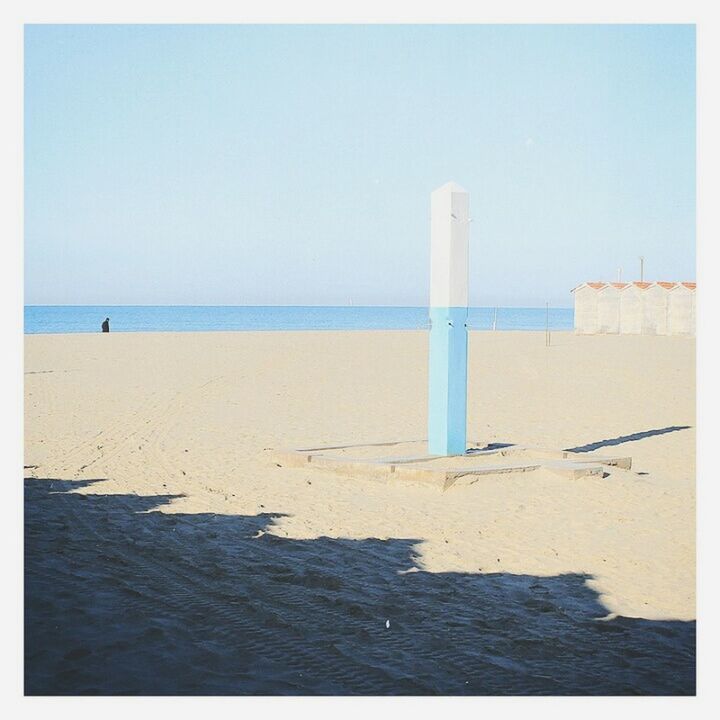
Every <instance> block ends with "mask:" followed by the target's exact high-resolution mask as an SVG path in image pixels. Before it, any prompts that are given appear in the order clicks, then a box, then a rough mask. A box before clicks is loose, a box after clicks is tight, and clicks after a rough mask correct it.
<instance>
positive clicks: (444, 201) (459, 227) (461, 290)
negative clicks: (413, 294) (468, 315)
mask: <svg viewBox="0 0 720 720" xmlns="http://www.w3.org/2000/svg"><path fill="white" fill-rule="evenodd" d="M469 211H470V196H469V195H468V193H467V192H466V191H465V190H463V189H462V188H461V187H460V186H459V185H458V184H457V183H454V182H449V183H445V185H443V186H442V187H439V188H438V189H437V190H435V191H434V192H433V193H432V195H431V196H430V306H431V307H467V304H468V239H469V235H470V232H469V227H468V226H469V222H470V217H469Z"/></svg>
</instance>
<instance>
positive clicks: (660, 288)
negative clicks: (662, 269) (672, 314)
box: [642, 282, 675, 335]
mask: <svg viewBox="0 0 720 720" xmlns="http://www.w3.org/2000/svg"><path fill="white" fill-rule="evenodd" d="M643 284H645V283H643ZM674 284H675V283H659V282H655V283H650V285H649V286H648V287H647V288H644V290H643V293H642V298H643V315H642V334H643V335H667V333H668V327H667V314H668V290H669V289H670V288H672V287H673V285H674Z"/></svg>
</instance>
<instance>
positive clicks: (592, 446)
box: [565, 425, 690, 452]
mask: <svg viewBox="0 0 720 720" xmlns="http://www.w3.org/2000/svg"><path fill="white" fill-rule="evenodd" d="M689 429H690V425H671V426H670V427H664V428H658V429H656V430H644V431H643V432H637V433H632V435H620V436H619V437H616V438H610V439H609V440H598V442H594V443H588V444H587V445H579V446H578V447H574V448H565V449H566V450H567V451H568V452H592V451H593V450H599V449H600V448H603V447H612V446H613V445H622V444H623V443H628V442H635V441H636V440H644V439H645V438H649V437H653V436H654V435H665V433H671V432H677V431H678V430H689Z"/></svg>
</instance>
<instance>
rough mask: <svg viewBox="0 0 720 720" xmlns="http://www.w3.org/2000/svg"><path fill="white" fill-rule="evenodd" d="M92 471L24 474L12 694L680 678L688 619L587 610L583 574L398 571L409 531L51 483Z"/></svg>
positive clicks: (318, 690)
mask: <svg viewBox="0 0 720 720" xmlns="http://www.w3.org/2000/svg"><path fill="white" fill-rule="evenodd" d="M93 482H97V481H79V482H72V481H63V480H47V479H45V480H39V479H26V481H25V691H26V693H27V694H31V695H43V694H141V695H147V694H151V695H166V694H197V695H208V694H213V695H215V694H217V695H225V694H238V695H244V694H262V695H265V694H284V695H287V694H368V695H370V694H380V695H382V694H391V695H394V694H451V695H452V694H458V695H477V694H500V695H517V694H694V692H695V623H694V622H675V621H663V622H653V621H649V620H638V619H629V618H616V619H614V620H609V621H601V620H598V618H600V617H602V616H604V615H605V614H606V611H605V610H604V608H603V607H602V606H601V605H600V604H599V603H598V601H597V596H596V594H595V593H594V592H593V591H592V590H590V589H589V588H588V587H587V586H586V583H585V581H586V579H587V576H584V575H577V574H568V575H562V576H556V577H533V576H526V575H508V574H501V573H497V574H464V573H428V572H423V571H419V572H409V573H405V572H403V571H407V570H408V569H410V568H412V567H413V566H414V552H415V546H416V545H417V543H418V541H417V540H412V539H390V540H385V541H383V540H375V539H368V540H347V539H334V538H327V537H322V538H318V539H314V540H292V539H284V538H280V537H277V536H275V535H273V534H270V533H267V534H262V533H259V532H258V531H262V530H264V529H266V528H267V527H268V526H269V525H272V522H273V518H275V517H277V515H271V514H263V515H257V516H237V515H215V514H169V513H162V512H149V511H151V510H153V509H156V508H158V507H159V506H162V505H164V504H167V503H169V502H170V501H171V500H172V499H173V497H176V496H172V495H158V496H150V497H142V496H136V495H84V494H80V493H73V492H69V490H71V489H75V488H79V487H87V486H89V485H92V483H93ZM386 620H389V621H390V627H389V628H387V627H386Z"/></svg>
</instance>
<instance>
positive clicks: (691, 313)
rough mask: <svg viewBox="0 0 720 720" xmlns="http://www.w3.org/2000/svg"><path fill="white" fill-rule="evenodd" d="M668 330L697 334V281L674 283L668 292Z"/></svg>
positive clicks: (676, 333) (682, 333)
mask: <svg viewBox="0 0 720 720" xmlns="http://www.w3.org/2000/svg"><path fill="white" fill-rule="evenodd" d="M667 332H668V334H670V335H694V334H695V283H674V287H673V288H672V289H671V290H670V292H669V293H668V312H667Z"/></svg>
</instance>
